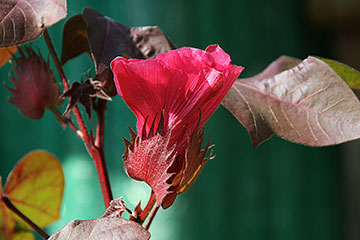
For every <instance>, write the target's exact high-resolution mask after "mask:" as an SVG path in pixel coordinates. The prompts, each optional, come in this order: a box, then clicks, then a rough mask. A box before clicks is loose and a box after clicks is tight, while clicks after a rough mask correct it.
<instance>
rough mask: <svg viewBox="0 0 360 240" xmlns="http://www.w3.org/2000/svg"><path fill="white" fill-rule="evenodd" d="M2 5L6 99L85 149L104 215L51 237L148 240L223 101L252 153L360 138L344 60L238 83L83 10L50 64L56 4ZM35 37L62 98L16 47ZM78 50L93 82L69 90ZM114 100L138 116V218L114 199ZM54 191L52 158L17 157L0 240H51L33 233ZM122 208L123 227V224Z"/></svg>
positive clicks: (48, 218)
mask: <svg viewBox="0 0 360 240" xmlns="http://www.w3.org/2000/svg"><path fill="white" fill-rule="evenodd" d="M0 7H1V8H0V9H1V14H0V19H1V21H0V24H1V26H2V29H3V30H2V31H1V32H0V39H1V40H0V47H3V48H2V49H0V65H3V64H4V62H6V61H8V59H9V58H10V57H11V56H13V54H15V52H16V50H17V49H18V48H19V51H18V52H19V54H20V57H16V56H13V61H12V62H13V68H14V71H15V75H16V77H17V79H18V81H16V78H15V76H14V75H13V76H11V77H10V79H11V81H12V83H13V85H14V87H15V89H11V88H10V87H8V89H9V91H10V92H11V93H12V94H13V95H14V97H13V98H11V99H10V102H11V103H12V104H14V105H15V106H16V107H17V108H18V109H19V110H20V112H21V113H22V114H23V115H24V116H25V117H28V118H31V119H39V118H41V117H42V116H43V113H44V111H45V110H47V109H49V110H50V111H51V112H52V113H53V114H54V116H55V118H56V119H57V120H58V121H59V123H60V124H61V125H62V126H64V127H65V126H68V127H70V128H71V129H72V130H73V131H74V133H75V134H76V135H78V136H79V138H80V139H81V140H83V141H84V144H85V147H86V149H87V150H88V152H89V154H90V155H91V157H92V158H93V159H94V163H95V166H96V169H97V171H98V175H99V181H100V185H101V188H102V194H103V198H104V204H105V206H106V207H107V212H106V213H105V215H104V216H103V217H100V218H97V219H92V220H74V221H71V222H70V223H68V224H67V225H66V226H65V227H64V228H62V229H61V230H59V231H58V232H57V233H55V234H53V235H52V236H51V237H50V239H79V238H89V239H93V238H94V239H99V238H100V239H149V238H150V234H149V232H148V231H147V230H148V229H149V226H150V224H151V222H152V220H153V218H154V216H155V214H156V213H157V210H158V209H159V207H160V206H162V207H163V208H164V209H165V208H168V207H170V206H171V205H172V203H173V202H174V200H175V198H176V196H177V195H178V194H180V193H183V192H185V191H186V190H187V189H189V187H191V186H192V184H193V183H194V181H195V180H196V178H197V177H198V176H199V174H200V172H201V170H202V168H203V167H204V166H205V164H206V163H207V161H208V160H209V159H212V158H214V156H213V155H212V152H211V151H210V153H208V152H209V149H211V148H212V146H211V145H210V142H209V141H208V143H207V144H206V146H205V148H204V149H202V143H203V136H204V130H203V127H204V125H205V123H206V121H207V120H208V119H209V118H210V116H211V115H212V114H213V113H214V111H215V110H216V108H217V107H218V106H219V105H220V103H221V102H222V104H223V106H225V107H226V108H227V109H229V110H230V112H231V113H232V114H233V115H234V116H235V117H236V118H237V119H238V120H239V122H240V123H241V124H243V125H244V126H245V128H246V129H247V130H248V132H249V134H250V137H251V140H252V143H253V145H254V146H255V147H256V146H258V145H259V144H260V143H261V142H263V141H265V140H266V139H268V138H269V137H270V136H271V135H273V134H276V135H278V136H280V137H282V138H284V139H286V140H289V141H292V142H295V143H299V144H304V145H308V146H327V145H334V144H339V143H343V142H347V141H350V140H354V139H358V138H359V137H360V136H359V134H360V129H359V126H360V124H359V119H360V116H359V114H360V103H359V100H358V99H357V97H356V95H355V94H354V93H353V91H352V90H351V88H353V89H358V88H359V86H360V73H359V72H358V71H356V70H354V69H352V68H350V67H348V66H346V65H344V64H342V63H339V62H336V61H333V60H329V59H323V58H319V57H311V56H310V57H308V58H306V59H305V60H303V61H301V60H299V59H294V58H291V57H285V56H283V57H280V58H279V59H277V60H275V61H274V62H273V63H272V64H271V65H269V67H268V68H266V69H265V70H264V71H263V72H261V73H259V74H258V75H256V76H254V77H251V78H247V79H237V78H238V76H239V74H240V73H241V71H242V70H243V68H242V67H239V66H235V65H232V64H231V59H230V56H229V55H228V54H226V53H225V52H224V51H223V50H222V49H221V48H220V47H219V46H218V45H211V46H209V47H208V48H207V49H206V50H205V51H203V50H200V49H195V48H190V47H183V48H179V49H175V48H176V47H175V45H174V44H173V43H171V42H170V40H169V38H168V37H167V36H166V35H165V34H164V33H163V32H162V31H161V30H160V29H159V28H158V27H156V26H143V27H128V26H125V25H123V24H120V23H117V22H115V21H114V20H112V19H110V18H108V17H105V16H104V15H102V14H101V13H99V12H97V11H96V10H94V9H91V8H84V10H83V12H82V14H78V15H75V16H72V17H71V18H69V19H68V20H67V22H66V23H65V25H64V29H63V39H62V52H61V59H58V57H57V54H56V52H55V49H54V47H53V45H52V41H51V38H50V36H49V34H48V32H47V28H48V27H50V26H51V25H53V24H55V23H56V22H58V21H60V20H61V19H62V18H64V17H65V16H66V15H67V3H66V1H65V0H53V1H44V0H40V1H35V0H28V1H23V0H10V1H7V2H2V3H0ZM42 33H43V34H44V38H45V40H46V43H47V45H48V48H49V52H50V54H51V57H52V60H53V63H54V65H55V67H56V68H57V71H58V73H59V76H60V79H61V81H62V84H63V89H61V90H60V89H59V87H58V84H57V83H56V82H55V77H54V74H53V72H52V70H51V69H50V64H49V62H46V61H45V60H44V59H43V58H42V56H41V54H40V53H39V54H37V53H36V52H35V51H34V50H33V49H32V48H31V47H29V46H25V47H23V46H20V47H18V45H19V44H21V43H25V42H28V41H32V40H35V39H36V38H38V37H39V36H40V35H41V34H42ZM25 52H26V53H27V54H25ZM82 53H88V54H90V56H91V58H92V60H93V63H94V66H95V69H96V72H95V75H94V76H92V75H91V74H89V76H88V77H87V79H86V80H85V81H82V82H74V83H73V84H72V86H71V87H69V83H68V81H67V79H66V76H65V73H64V71H63V69H62V66H63V65H64V64H69V63H68V62H70V60H72V59H73V58H76V57H77V56H79V55H81V54H82ZM116 94H118V95H120V96H121V97H122V98H123V99H124V101H125V102H126V103H127V104H128V106H129V108H130V109H131V110H132V111H133V112H134V114H135V115H136V117H137V119H138V124H137V133H135V132H133V131H132V130H130V135H131V140H130V141H127V140H125V146H126V151H125V153H124V155H123V160H124V168H125V171H126V173H127V174H128V175H129V176H130V177H131V178H133V179H135V180H141V181H145V182H146V183H147V184H148V185H150V187H151V188H152V192H151V193H150V197H149V201H148V203H147V205H146V206H145V207H144V209H142V208H141V204H140V203H139V204H138V205H137V206H136V208H135V209H134V210H130V209H128V208H127V207H126V205H125V203H124V202H123V201H122V200H121V199H117V200H113V201H111V200H112V192H111V187H110V181H109V178H108V174H107V169H106V161H105V153H104V134H105V127H104V125H105V122H106V121H105V120H106V119H105V113H106V110H107V101H110V100H111V97H113V96H115V95H116ZM66 97H69V99H70V100H69V104H68V107H67V108H66V110H65V113H64V114H61V113H60V111H59V110H58V108H57V107H58V106H61V105H62V103H63V102H62V101H59V98H62V99H63V98H66ZM78 103H80V104H82V105H83V106H84V107H85V111H86V114H87V115H88V117H89V119H90V118H91V116H92V113H93V112H95V113H96V116H97V118H96V130H95V133H94V132H93V128H92V126H87V124H86V123H85V121H84V119H83V115H84V114H82V113H81V112H80V111H79V108H78ZM71 113H74V115H72V114H71ZM207 153H208V154H207ZM0 187H1V185H0ZM63 187H64V179H63V173H62V170H61V166H60V164H59V162H58V161H57V160H56V158H55V157H53V156H51V155H50V154H48V153H46V152H44V151H35V152H32V153H30V154H28V155H27V156H25V157H24V158H23V159H22V160H21V161H20V162H19V163H18V164H17V165H16V167H15V168H14V170H13V172H12V173H11V174H10V176H9V178H8V180H7V182H6V185H5V188H4V190H2V188H0V190H1V191H0V192H1V194H2V201H1V202H0V214H1V215H0V237H1V238H5V239H33V235H32V234H31V233H30V232H29V229H30V228H29V226H28V225H27V224H30V225H31V227H32V228H34V229H35V230H36V231H38V232H40V234H41V235H42V236H43V237H44V238H48V236H47V234H46V233H44V232H42V230H41V229H40V227H44V226H46V225H48V224H50V223H51V222H53V221H55V220H56V219H58V218H59V208H60V204H61V199H62V193H63ZM125 211H126V212H128V213H129V214H130V217H129V220H128V219H125V218H123V217H122V213H123V212H125ZM145 220H146V222H145ZM25 222H26V223H25ZM143 224H144V226H142V225H143Z"/></svg>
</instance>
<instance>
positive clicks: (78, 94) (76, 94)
mask: <svg viewBox="0 0 360 240" xmlns="http://www.w3.org/2000/svg"><path fill="white" fill-rule="evenodd" d="M60 97H61V98H65V97H69V98H70V103H69V105H68V106H67V107H66V110H65V112H64V115H66V114H68V113H69V112H70V110H71V109H72V108H73V107H74V106H75V104H76V103H81V104H82V105H83V106H84V107H85V111H86V113H87V115H88V117H89V119H91V111H92V109H93V98H95V97H98V98H101V99H104V100H108V101H111V98H110V97H109V96H108V95H107V94H106V93H105V92H104V91H103V89H102V88H101V82H99V81H93V80H92V79H91V78H89V79H88V80H86V81H85V82H82V83H79V82H74V83H73V84H72V85H71V88H70V89H69V90H67V91H66V92H65V93H64V94H62V95H61V96H60Z"/></svg>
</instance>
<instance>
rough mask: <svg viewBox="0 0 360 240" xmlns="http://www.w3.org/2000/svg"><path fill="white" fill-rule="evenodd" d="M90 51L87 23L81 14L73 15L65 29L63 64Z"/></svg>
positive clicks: (62, 52) (62, 53)
mask: <svg viewBox="0 0 360 240" xmlns="http://www.w3.org/2000/svg"><path fill="white" fill-rule="evenodd" d="M84 52H88V53H89V54H90V47H89V42H88V38H87V35H86V23H85V21H84V19H83V17H82V15H81V14H78V15H75V16H72V17H71V18H69V20H67V22H66V23H65V25H64V29H63V36H62V51H61V64H65V63H66V62H67V61H68V60H70V59H72V58H75V57H77V56H79V55H80V54H82V53H84Z"/></svg>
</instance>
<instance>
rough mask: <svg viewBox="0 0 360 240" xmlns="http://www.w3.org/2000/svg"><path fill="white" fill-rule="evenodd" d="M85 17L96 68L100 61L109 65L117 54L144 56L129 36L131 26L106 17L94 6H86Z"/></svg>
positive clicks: (134, 56) (135, 56)
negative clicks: (93, 7)
mask: <svg viewBox="0 0 360 240" xmlns="http://www.w3.org/2000/svg"><path fill="white" fill-rule="evenodd" d="M83 17H84V20H85V22H86V24H87V29H86V31H87V36H88V39H89V44H90V50H91V54H92V57H93V59H94V62H95V65H96V69H98V67H99V65H100V63H103V64H105V65H106V66H109V65H110V62H111V60H113V58H115V57H116V56H122V55H124V56H129V57H133V58H144V55H143V54H142V53H141V52H140V51H139V49H138V48H137V47H136V45H135V43H134V42H133V41H132V40H131V39H130V37H129V36H130V28H129V27H127V26H125V25H122V24H120V23H117V22H115V21H113V20H111V19H110V18H107V17H104V16H103V15H102V14H101V13H99V12H97V11H95V10H94V9H92V8H84V10H83Z"/></svg>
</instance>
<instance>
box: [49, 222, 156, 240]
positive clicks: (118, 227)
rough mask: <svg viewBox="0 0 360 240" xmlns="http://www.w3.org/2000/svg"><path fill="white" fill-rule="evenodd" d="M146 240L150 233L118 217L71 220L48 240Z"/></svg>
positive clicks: (134, 223) (138, 225) (136, 224)
mask: <svg viewBox="0 0 360 240" xmlns="http://www.w3.org/2000/svg"><path fill="white" fill-rule="evenodd" d="M79 239H94V240H95V239H104V240H148V239H150V233H149V232H148V231H147V230H146V229H145V228H143V227H142V226H141V225H140V224H138V223H136V222H133V221H130V220H127V219H123V218H118V217H103V218H98V219H91V220H73V221H71V222H69V223H68V224H66V225H65V226H64V227H63V228H62V229H60V230H59V231H58V232H56V233H54V234H53V235H52V236H51V237H50V238H49V240H79Z"/></svg>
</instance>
